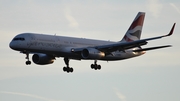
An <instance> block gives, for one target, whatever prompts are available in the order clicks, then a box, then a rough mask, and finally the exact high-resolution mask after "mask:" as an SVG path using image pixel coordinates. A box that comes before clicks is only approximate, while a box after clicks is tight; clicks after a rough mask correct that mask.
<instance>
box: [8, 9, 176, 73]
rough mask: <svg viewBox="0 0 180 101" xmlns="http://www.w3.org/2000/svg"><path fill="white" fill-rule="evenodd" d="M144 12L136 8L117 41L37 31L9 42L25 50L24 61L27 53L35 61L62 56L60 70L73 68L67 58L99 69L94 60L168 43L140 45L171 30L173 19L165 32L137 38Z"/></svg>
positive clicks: (128, 55) (47, 61)
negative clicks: (87, 63)
mask: <svg viewBox="0 0 180 101" xmlns="http://www.w3.org/2000/svg"><path fill="white" fill-rule="evenodd" d="M144 18H145V12H138V14H137V16H136V17H135V19H134V20H133V22H132V24H131V25H130V27H129V29H128V30H127V32H126V33H125V35H124V37H123V38H122V40H120V41H117V42H115V41H103V40H95V39H85V38H75V37H67V36H56V35H45V34H37V33H21V34H18V35H17V36H15V37H14V38H13V39H12V41H11V42H10V44H9V47H10V48H11V49H13V50H16V51H20V53H23V54H26V59H27V61H26V65H30V64H31V61H30V59H29V54H33V56H32V61H33V62H34V63H35V64H37V65H47V64H52V63H53V62H54V60H55V59H56V58H59V57H63V58H64V62H65V64H66V66H65V67H63V71H64V72H67V73H71V72H73V71H74V69H73V68H72V67H70V66H69V61H70V59H74V60H94V64H91V68H92V69H95V70H100V69H101V65H99V64H97V60H102V61H116V60H123V59H128V58H132V57H136V56H140V55H143V54H145V53H146V51H149V50H154V49H160V48H166V47H171V45H164V46H156V47H150V48H142V47H141V46H143V45H146V44H147V43H148V41H150V40H155V39H160V38H163V37H167V36H170V35H172V34H173V31H174V28H175V25H176V23H174V24H173V26H172V28H171V30H170V32H169V33H168V34H166V35H162V36H157V37H151V38H146V39H140V37H141V32H142V27H143V23H144Z"/></svg>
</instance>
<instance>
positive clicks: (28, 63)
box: [25, 52, 31, 65]
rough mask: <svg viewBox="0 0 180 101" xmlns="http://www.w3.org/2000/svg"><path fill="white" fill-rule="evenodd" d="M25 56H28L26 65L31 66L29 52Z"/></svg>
mask: <svg viewBox="0 0 180 101" xmlns="http://www.w3.org/2000/svg"><path fill="white" fill-rule="evenodd" d="M25 54H26V59H27V61H26V65H30V64H31V61H29V52H26V53H25Z"/></svg>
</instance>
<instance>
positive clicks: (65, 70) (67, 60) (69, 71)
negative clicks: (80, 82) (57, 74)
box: [63, 58, 74, 73]
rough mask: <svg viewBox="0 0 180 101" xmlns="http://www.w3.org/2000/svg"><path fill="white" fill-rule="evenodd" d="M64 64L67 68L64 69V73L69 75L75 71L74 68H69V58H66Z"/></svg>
mask: <svg viewBox="0 0 180 101" xmlns="http://www.w3.org/2000/svg"><path fill="white" fill-rule="evenodd" d="M64 62H65V64H66V67H63V71H64V72H67V73H72V72H73V71H74V70H73V68H72V67H69V58H64Z"/></svg>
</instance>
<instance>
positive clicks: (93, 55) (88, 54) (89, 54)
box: [81, 48, 105, 59]
mask: <svg viewBox="0 0 180 101" xmlns="http://www.w3.org/2000/svg"><path fill="white" fill-rule="evenodd" d="M81 56H82V58H84V59H100V58H102V57H105V53H104V52H101V51H99V50H97V49H95V48H86V49H83V51H82V52H81Z"/></svg>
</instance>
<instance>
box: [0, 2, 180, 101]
mask: <svg viewBox="0 0 180 101" xmlns="http://www.w3.org/2000/svg"><path fill="white" fill-rule="evenodd" d="M139 11H142V12H146V17H145V23H144V27H143V34H142V38H148V37H153V36H159V35H164V34H167V33H168V32H169V31H170V29H171V27H172V25H173V23H174V22H176V23H177V25H176V28H175V31H174V35H172V36H171V37H167V38H163V39H160V40H155V41H150V42H149V44H148V45H147V46H144V47H151V46H158V45H167V44H171V45H173V47H171V48H166V49H160V50H154V51H148V52H147V53H146V54H145V55H143V56H140V57H136V58H132V59H128V60H122V61H115V62H104V61H98V64H101V66H102V69H101V70H100V71H95V70H92V69H91V68H90V64H91V63H93V61H83V60H82V61H76V60H71V61H70V66H72V67H73V68H74V72H73V73H71V74H67V73H65V72H63V70H62V68H63V66H65V64H64V62H63V58H57V60H56V61H55V63H54V64H51V65H46V66H39V65H35V64H32V65H30V66H26V65H25V61H26V60H25V55H24V54H20V53H19V52H17V51H13V50H11V49H10V48H9V42H10V41H11V40H12V38H13V37H14V36H15V35H17V34H19V33H22V32H36V33H45V34H51V35H54V34H56V35H61V36H75V37H83V38H93V39H101V40H112V41H119V40H121V38H122V37H123V36H124V33H125V32H126V30H127V29H128V27H129V25H130V24H131V22H132V21H133V19H134V17H135V16H136V14H137V13H138V12H139ZM179 23H180V2H179V0H134V1H133V2H132V0H126V1H124V0H123V1H122V0H89V1H88V0H86V1H85V0H76V1H73V0H0V33H1V37H0V39H1V43H0V46H1V47H0V49H1V52H0V64H1V66H0V100H1V101H12V100H15V101H179V100H180V96H179V95H180V87H179V85H180V80H179V77H180V73H179V71H180V62H179V56H180V46H179V43H180V41H179V38H180V34H179V33H180V29H179V27H180V26H179ZM31 56H32V55H31Z"/></svg>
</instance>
